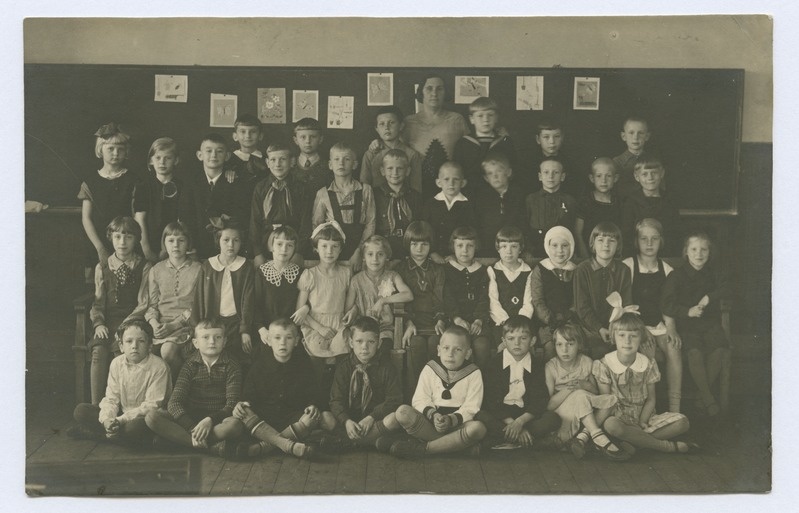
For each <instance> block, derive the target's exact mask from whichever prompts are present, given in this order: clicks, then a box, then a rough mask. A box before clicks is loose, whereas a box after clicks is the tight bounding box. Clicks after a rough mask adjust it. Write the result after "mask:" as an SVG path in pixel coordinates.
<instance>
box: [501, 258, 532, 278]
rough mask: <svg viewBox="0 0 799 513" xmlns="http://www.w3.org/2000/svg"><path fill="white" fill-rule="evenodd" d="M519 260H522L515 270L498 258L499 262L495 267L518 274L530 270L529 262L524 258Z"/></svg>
mask: <svg viewBox="0 0 799 513" xmlns="http://www.w3.org/2000/svg"><path fill="white" fill-rule="evenodd" d="M519 262H521V265H520V266H519V267H517V268H516V269H515V270H510V269H508V267H507V266H506V265H505V263H504V262H503V261H502V260H497V262H496V263H495V264H494V269H496V270H498V271H502V272H505V273H511V274H518V273H524V272H527V271H530V266H529V265H527V263H526V262H525V261H524V260H522V259H521V258H520V259H519Z"/></svg>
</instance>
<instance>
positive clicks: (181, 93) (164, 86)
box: [154, 75, 189, 103]
mask: <svg viewBox="0 0 799 513" xmlns="http://www.w3.org/2000/svg"><path fill="white" fill-rule="evenodd" d="M188 97H189V77H188V75H156V76H155V98H154V100H155V101H157V102H179V103H186V101H187V99H188Z"/></svg>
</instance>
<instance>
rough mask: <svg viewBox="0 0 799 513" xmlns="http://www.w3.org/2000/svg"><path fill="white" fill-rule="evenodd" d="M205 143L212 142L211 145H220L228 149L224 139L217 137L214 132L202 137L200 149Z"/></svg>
mask: <svg viewBox="0 0 799 513" xmlns="http://www.w3.org/2000/svg"><path fill="white" fill-rule="evenodd" d="M205 142H212V143H215V144H221V145H222V146H224V147H225V149H228V145H227V141H226V140H225V138H224V137H222V136H221V135H219V134H218V133H216V132H211V133H209V134H205V135H204V136H203V138H202V140H201V141H200V146H201V147H202V145H203V143H205Z"/></svg>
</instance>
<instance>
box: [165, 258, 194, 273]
mask: <svg viewBox="0 0 799 513" xmlns="http://www.w3.org/2000/svg"><path fill="white" fill-rule="evenodd" d="M191 262H192V260H191V258H186V260H184V262H183V265H181V266H180V267H175V266H174V265H173V264H172V261H171V260H169V258H167V259H166V265H167V266H168V267H171V268H172V269H174V270H176V271H180V270H181V269H183V268H184V267H186V266H189V265H191Z"/></svg>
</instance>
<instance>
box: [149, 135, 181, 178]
mask: <svg viewBox="0 0 799 513" xmlns="http://www.w3.org/2000/svg"><path fill="white" fill-rule="evenodd" d="M158 151H168V152H171V153H172V155H174V156H175V163H176V164H177V160H178V159H179V158H180V157H179V156H178V143H176V142H175V140H174V139H172V138H171V137H159V138H158V139H156V140H155V141H153V143H152V144H151V145H150V151H149V152H148V153H147V167H148V168H149V169H150V171H154V168H153V165H152V164H151V163H150V161H151V160H152V158H153V155H155V153H156V152H158Z"/></svg>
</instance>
